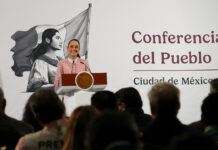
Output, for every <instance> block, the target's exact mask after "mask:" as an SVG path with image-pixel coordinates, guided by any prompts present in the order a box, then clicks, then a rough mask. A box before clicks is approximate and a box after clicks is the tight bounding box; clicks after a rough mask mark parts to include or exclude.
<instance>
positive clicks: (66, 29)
mask: <svg viewBox="0 0 218 150" xmlns="http://www.w3.org/2000/svg"><path fill="white" fill-rule="evenodd" d="M90 13H91V4H89V8H88V9H86V10H84V11H83V12H81V13H80V14H78V15H77V16H75V17H74V18H72V19H71V20H69V21H66V22H64V23H62V24H59V25H37V26H34V27H32V28H31V29H29V30H28V31H17V32H15V33H14V34H13V35H12V36H11V38H12V39H13V40H14V41H15V46H14V47H13V48H12V49H11V51H12V52H14V54H13V56H12V57H13V60H14V65H13V66H12V67H11V68H12V70H13V71H14V73H15V75H16V76H19V77H22V76H23V72H24V71H30V70H31V68H32V61H31V54H32V51H33V49H34V48H35V47H36V46H37V45H38V44H39V43H41V41H42V33H43V31H45V30H46V29H48V28H54V29H57V30H58V31H59V33H60V34H61V37H62V39H63V42H64V44H63V50H62V51H61V53H60V52H59V54H58V55H59V56H61V57H64V58H66V57H67V56H68V53H67V45H68V42H69V41H70V40H72V39H78V40H79V41H80V56H85V58H86V59H87V57H88V38H89V22H90Z"/></svg>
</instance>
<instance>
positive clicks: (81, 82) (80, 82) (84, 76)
mask: <svg viewBox="0 0 218 150" xmlns="http://www.w3.org/2000/svg"><path fill="white" fill-rule="evenodd" d="M75 82H76V85H77V87H79V88H80V89H82V90H88V89H90V88H91V87H92V86H93V84H94V78H93V76H92V74H91V73H89V72H87V71H82V72H80V73H78V74H77V75H76V78H75Z"/></svg>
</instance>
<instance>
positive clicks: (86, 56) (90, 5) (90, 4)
mask: <svg viewBox="0 0 218 150" xmlns="http://www.w3.org/2000/svg"><path fill="white" fill-rule="evenodd" d="M91 7H92V3H89V12H88V13H89V14H88V29H87V34H86V35H87V37H86V39H87V50H86V54H85V59H87V58H88V45H89V29H90V18H91Z"/></svg>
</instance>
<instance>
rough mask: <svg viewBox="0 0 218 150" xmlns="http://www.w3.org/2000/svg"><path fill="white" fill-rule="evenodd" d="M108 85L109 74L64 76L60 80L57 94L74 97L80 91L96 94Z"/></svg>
mask: <svg viewBox="0 0 218 150" xmlns="http://www.w3.org/2000/svg"><path fill="white" fill-rule="evenodd" d="M106 85H107V73H89V72H86V71H84V72H80V73H78V74H62V75H61V77H60V79H59V86H58V88H57V90H56V93H57V94H60V95H66V96H72V95H73V94H74V93H75V92H78V91H80V90H85V91H90V92H96V91H100V90H103V89H104V88H105V87H106Z"/></svg>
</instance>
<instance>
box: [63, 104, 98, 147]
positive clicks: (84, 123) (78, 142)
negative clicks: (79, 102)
mask: <svg viewBox="0 0 218 150" xmlns="http://www.w3.org/2000/svg"><path fill="white" fill-rule="evenodd" d="M98 114H99V111H98V110H97V109H96V108H95V107H93V106H88V105H87V106H80V107H77V108H76V109H75V110H74V111H73V112H72V114H71V116H70V118H69V120H68V125H67V131H66V135H65V141H64V146H63V148H62V150H84V149H85V147H84V146H85V145H84V141H85V135H86V132H87V128H88V125H89V123H90V122H91V120H92V119H93V118H94V117H95V116H97V115H98Z"/></svg>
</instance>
